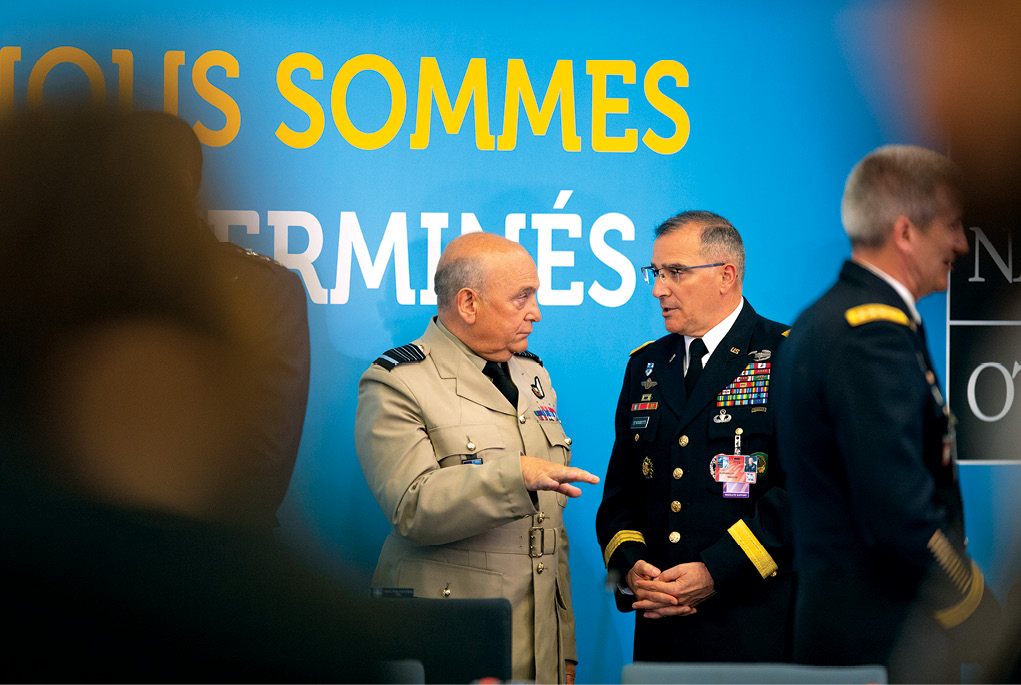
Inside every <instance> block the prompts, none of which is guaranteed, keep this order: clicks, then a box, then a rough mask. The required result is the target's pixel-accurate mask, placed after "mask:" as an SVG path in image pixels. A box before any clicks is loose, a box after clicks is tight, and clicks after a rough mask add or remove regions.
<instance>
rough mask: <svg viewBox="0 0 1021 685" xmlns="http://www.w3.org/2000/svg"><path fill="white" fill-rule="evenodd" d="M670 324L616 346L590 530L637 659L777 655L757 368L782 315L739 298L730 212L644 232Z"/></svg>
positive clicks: (774, 493)
mask: <svg viewBox="0 0 1021 685" xmlns="http://www.w3.org/2000/svg"><path fill="white" fill-rule="evenodd" d="M642 272H643V273H644V275H645V279H646V281H647V282H649V283H652V284H653V290H652V294H653V296H654V297H656V298H658V299H659V301H660V307H661V308H662V312H663V318H664V323H665V325H666V329H667V331H668V332H669V335H667V336H665V337H663V338H660V339H659V340H656V341H654V342H651V343H646V344H645V345H643V346H642V347H640V348H638V349H637V350H635V351H634V352H632V353H631V359H630V361H629V362H628V366H627V371H626V372H625V375H624V386H623V388H622V390H621V394H620V400H619V402H618V404H617V413H616V419H615V425H616V441H615V442H614V445H613V452H612V454H611V455H610V463H609V467H608V469H607V473H606V483H605V488H604V491H603V501H602V504H601V505H600V507H599V513H598V515H597V518H596V533H597V535H598V538H599V544H600V545H601V546H602V548H603V558H604V561H605V562H606V565H607V568H608V569H609V572H610V578H611V580H615V581H616V582H617V587H616V593H615V597H616V600H617V607H618V608H619V609H620V610H621V611H630V610H632V609H635V610H637V614H636V617H635V647H634V659H635V660H636V661H786V660H789V657H790V637H791V636H790V626H789V623H790V616H791V611H792V606H791V602H792V589H793V580H794V579H793V575H792V570H791V560H790V556H791V534H790V524H789V513H788V505H787V493H786V492H785V491H784V474H783V471H782V469H781V464H780V463H779V460H778V458H777V449H776V442H775V439H774V431H773V404H772V398H771V393H770V387H769V377H770V373H771V368H772V365H773V364H774V363H775V359H776V358H775V356H774V355H775V354H776V351H777V348H778V347H779V346H780V343H781V341H782V340H783V339H784V336H785V335H786V333H787V327H786V326H783V325H781V324H778V323H776V322H773V321H769V320H767V319H764V318H763V317H761V316H759V315H758V314H756V313H755V310H753V309H752V306H751V304H749V303H748V301H747V300H745V299H744V298H743V297H742V294H741V284H742V279H743V276H744V245H743V243H742V241H741V236H740V235H739V234H738V232H737V230H736V229H735V228H734V227H733V225H731V223H730V222H729V221H727V220H726V219H724V218H723V217H721V216H717V215H716V214H712V213H710V212H703V211H693V212H685V213H683V214H680V215H678V216H676V217H673V218H672V219H669V220H668V221H666V222H665V223H663V224H662V225H661V226H659V228H657V229H656V240H655V243H654V244H653V248H652V266H648V267H644V268H643V269H642Z"/></svg>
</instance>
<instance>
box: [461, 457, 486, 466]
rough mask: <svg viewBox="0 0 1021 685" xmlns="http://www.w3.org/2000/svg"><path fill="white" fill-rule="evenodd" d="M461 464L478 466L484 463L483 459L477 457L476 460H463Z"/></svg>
mask: <svg viewBox="0 0 1021 685" xmlns="http://www.w3.org/2000/svg"><path fill="white" fill-rule="evenodd" d="M461 463H462V464H475V465H478V464H481V463H482V457H475V458H474V459H462V460H461Z"/></svg>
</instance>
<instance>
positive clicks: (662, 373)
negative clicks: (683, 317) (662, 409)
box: [638, 333, 687, 416]
mask: <svg viewBox="0 0 1021 685" xmlns="http://www.w3.org/2000/svg"><path fill="white" fill-rule="evenodd" d="M671 340H672V342H668V343H667V345H666V348H665V350H664V352H665V354H664V355H663V358H662V359H661V360H659V361H656V362H654V366H653V370H652V373H651V374H649V376H648V378H650V379H652V380H653V381H655V382H657V383H659V384H660V385H661V386H662V388H658V390H659V392H657V393H655V394H656V396H658V397H661V398H662V399H663V402H665V403H666V405H667V406H668V407H670V410H671V411H673V413H674V414H676V415H677V416H680V415H681V413H682V412H683V411H684V405H685V402H686V400H687V396H686V395H685V390H684V336H682V335H677V334H676V333H674V334H672V335H671ZM645 368H647V367H643V368H641V369H638V371H639V373H638V376H640V378H641V381H645V380H646V375H645Z"/></svg>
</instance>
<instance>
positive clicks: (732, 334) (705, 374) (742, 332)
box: [680, 300, 756, 427]
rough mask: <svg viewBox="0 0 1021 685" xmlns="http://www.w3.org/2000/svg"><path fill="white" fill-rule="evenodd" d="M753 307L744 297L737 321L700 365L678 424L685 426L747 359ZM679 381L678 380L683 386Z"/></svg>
mask: <svg viewBox="0 0 1021 685" xmlns="http://www.w3.org/2000/svg"><path fill="white" fill-rule="evenodd" d="M755 319H756V315H755V310H754V309H752V306H751V305H750V304H749V303H748V301H747V300H745V303H744V307H742V308H741V313H740V314H738V316H737V321H735V322H734V325H733V326H731V328H730V331H728V332H727V335H726V336H724V338H723V340H721V341H720V344H719V345H718V346H717V347H716V349H715V350H714V351H713V353H712V356H710V357H709V363H708V364H706V366H705V368H704V369H702V375H701V376H699V377H698V382H697V383H696V384H695V387H694V388H692V391H691V397H689V398H688V401H687V402H686V403H685V405H684V409H683V410H682V411H681V420H680V426H682V427H683V426H686V425H687V424H688V423H689V422H690V421H691V420H692V419H694V418H695V417H696V416H698V414H699V413H700V412H701V411H702V410H703V409H704V408H705V406H706V405H707V404H709V403H710V402H712V401H714V400H715V399H716V396H717V395H719V394H720V391H721V390H723V389H724V388H726V387H727V385H729V384H730V382H731V381H732V380H734V379H735V378H736V377H737V376H738V374H740V373H741V371H742V370H743V369H744V368H745V367H746V366H747V365H748V364H749V362H751V358H750V357H749V356H748V352H749V351H750V350H749V349H748V346H749V343H750V342H751V337H752V330H753V329H754V328H755ZM683 385H684V384H683V383H682V384H681V386H682V389H683Z"/></svg>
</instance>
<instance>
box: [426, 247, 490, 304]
mask: <svg viewBox="0 0 1021 685" xmlns="http://www.w3.org/2000/svg"><path fill="white" fill-rule="evenodd" d="M485 281H486V267H485V264H484V263H483V260H482V259H481V258H480V257H474V256H473V257H460V258H458V259H450V260H446V261H443V262H441V263H440V265H439V266H437V268H436V275H435V277H434V278H433V291H434V292H435V293H436V308H437V309H448V308H453V307H455V306H457V294H458V293H459V292H461V289H462V288H471V289H472V290H474V291H475V292H477V293H481V292H482V288H483V286H484V285H485Z"/></svg>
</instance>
